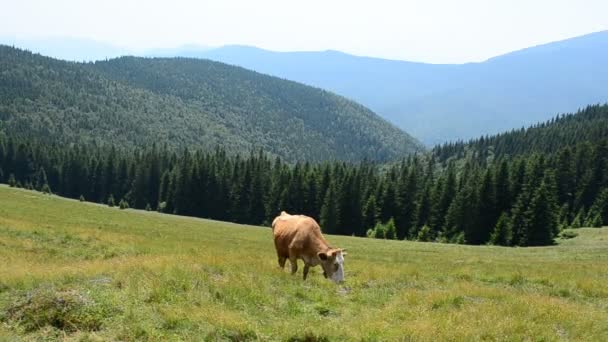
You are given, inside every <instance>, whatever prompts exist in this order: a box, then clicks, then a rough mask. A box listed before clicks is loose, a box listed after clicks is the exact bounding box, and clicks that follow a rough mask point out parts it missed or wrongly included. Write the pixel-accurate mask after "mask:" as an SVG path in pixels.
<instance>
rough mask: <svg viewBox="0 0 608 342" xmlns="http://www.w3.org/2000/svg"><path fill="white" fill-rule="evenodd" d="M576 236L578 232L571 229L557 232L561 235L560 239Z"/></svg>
mask: <svg viewBox="0 0 608 342" xmlns="http://www.w3.org/2000/svg"><path fill="white" fill-rule="evenodd" d="M577 236H578V233H577V232H574V231H571V230H564V231H562V232H561V233H560V234H559V237H561V238H562V239H574V238H575V237H577Z"/></svg>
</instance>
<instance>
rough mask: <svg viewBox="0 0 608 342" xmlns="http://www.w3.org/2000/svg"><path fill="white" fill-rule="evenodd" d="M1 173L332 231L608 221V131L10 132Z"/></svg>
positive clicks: (148, 205) (180, 210) (539, 233)
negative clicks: (308, 143) (326, 134)
mask: <svg viewBox="0 0 608 342" xmlns="http://www.w3.org/2000/svg"><path fill="white" fill-rule="evenodd" d="M0 181H1V182H4V183H8V184H10V185H12V186H21V187H25V188H30V189H37V190H40V191H45V192H52V193H55V194H58V195H61V196H65V197H70V198H81V199H82V200H87V201H92V202H99V203H107V204H109V205H114V204H118V203H120V204H121V207H127V206H129V207H133V208H139V209H148V210H158V211H160V212H165V213H173V214H178V215H190V216H197V217H203V218H210V219H217V220H224V221H232V222H237V223H245V224H255V225H260V224H262V225H269V223H270V222H272V219H273V218H274V217H275V216H276V215H278V213H280V211H282V210H285V211H287V212H290V213H301V214H306V215H309V216H312V217H314V218H315V219H317V220H318V221H319V222H320V224H321V227H322V229H323V231H324V232H325V233H329V234H342V235H355V236H370V237H378V238H394V239H410V240H421V241H442V242H452V243H467V244H487V243H491V244H497V245H505V246H514V245H517V246H536V245H548V244H552V243H553V241H554V238H555V237H556V236H557V234H558V233H559V232H560V230H561V229H563V228H564V227H570V226H572V227H580V226H601V225H602V224H604V223H608V142H607V140H606V139H604V140H599V141H597V142H594V143H590V142H583V143H579V144H575V145H573V146H565V147H564V148H561V149H559V150H558V151H556V152H554V153H545V154H539V153H530V154H523V155H519V156H515V157H508V156H505V157H498V158H495V159H492V160H488V159H484V160H480V159H479V158H474V157H467V158H460V159H450V160H445V161H439V160H438V159H437V158H436V157H435V156H433V155H432V154H429V155H411V156H409V157H408V158H406V159H404V160H402V161H400V162H398V163H395V164H392V165H386V164H375V163H371V162H360V163H358V164H354V163H346V162H327V163H317V164H311V163H296V164H288V163H285V162H284V161H282V160H281V159H280V158H275V157H269V156H268V155H267V154H265V153H263V152H262V151H256V152H252V153H250V154H248V155H245V156H243V155H231V154H228V153H226V151H224V150H222V149H216V150H214V151H211V152H204V151H189V150H187V149H186V150H183V151H181V152H175V151H174V150H171V149H169V148H167V147H158V146H156V145H152V146H151V147H149V148H145V149H137V150H126V149H119V148H117V147H96V146H92V145H53V144H46V143H37V142H35V141H32V140H21V139H18V138H12V137H9V138H7V137H1V136H0Z"/></svg>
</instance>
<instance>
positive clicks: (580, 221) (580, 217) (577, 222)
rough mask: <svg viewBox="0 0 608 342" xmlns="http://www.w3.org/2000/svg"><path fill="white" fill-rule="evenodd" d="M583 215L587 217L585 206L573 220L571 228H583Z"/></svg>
mask: <svg viewBox="0 0 608 342" xmlns="http://www.w3.org/2000/svg"><path fill="white" fill-rule="evenodd" d="M583 217H585V208H581V209H580V210H579V211H578V213H577V214H576V216H574V219H573V220H572V224H571V225H570V227H571V228H581V227H582V226H583Z"/></svg>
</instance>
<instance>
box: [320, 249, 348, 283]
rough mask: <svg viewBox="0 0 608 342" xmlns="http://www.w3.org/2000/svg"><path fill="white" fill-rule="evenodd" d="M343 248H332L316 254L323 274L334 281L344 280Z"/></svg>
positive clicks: (344, 253)
mask: <svg viewBox="0 0 608 342" xmlns="http://www.w3.org/2000/svg"><path fill="white" fill-rule="evenodd" d="M345 255H346V252H345V250H343V249H339V248H332V249H330V250H328V251H327V252H319V253H318V254H317V256H318V257H319V259H321V266H322V267H323V275H324V276H325V278H329V279H331V280H333V281H334V282H336V283H340V282H342V281H344V256H345Z"/></svg>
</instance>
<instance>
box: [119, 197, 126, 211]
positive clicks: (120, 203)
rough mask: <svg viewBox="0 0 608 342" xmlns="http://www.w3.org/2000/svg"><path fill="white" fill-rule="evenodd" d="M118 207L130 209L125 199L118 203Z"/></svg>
mask: <svg viewBox="0 0 608 342" xmlns="http://www.w3.org/2000/svg"><path fill="white" fill-rule="evenodd" d="M118 207H119V208H120V209H129V202H127V201H125V200H124V199H121V200H120V202H119V203H118Z"/></svg>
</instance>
